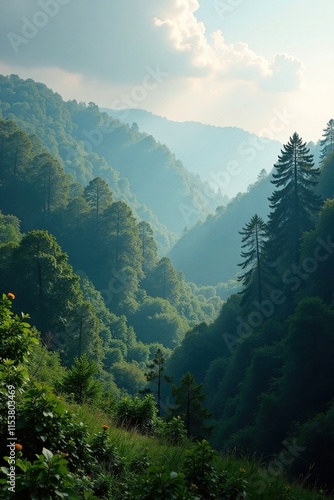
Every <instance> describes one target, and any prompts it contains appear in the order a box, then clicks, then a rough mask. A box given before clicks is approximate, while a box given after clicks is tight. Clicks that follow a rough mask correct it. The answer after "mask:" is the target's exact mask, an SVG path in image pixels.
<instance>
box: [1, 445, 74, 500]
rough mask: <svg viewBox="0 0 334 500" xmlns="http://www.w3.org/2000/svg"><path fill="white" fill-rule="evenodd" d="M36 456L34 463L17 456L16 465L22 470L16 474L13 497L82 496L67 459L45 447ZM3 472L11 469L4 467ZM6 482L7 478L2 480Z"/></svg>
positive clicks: (41, 498) (47, 498)
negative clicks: (76, 488)
mask: <svg viewBox="0 0 334 500" xmlns="http://www.w3.org/2000/svg"><path fill="white" fill-rule="evenodd" d="M21 455H22V453H21ZM36 456H37V460H35V461H34V462H33V463H31V462H29V461H28V460H27V459H24V460H22V459H21V458H17V460H16V466H17V468H18V469H20V471H21V472H20V473H18V474H16V478H15V493H14V496H13V498H30V499H31V500H49V499H50V498H71V499H73V500H76V499H79V498H82V497H79V496H78V495H77V494H76V493H75V489H74V479H73V477H72V475H71V474H70V472H69V470H68V468H67V461H66V460H65V459H64V458H63V457H62V456H61V455H60V454H57V455H53V453H52V452H51V451H50V450H48V449H47V448H43V451H42V454H41V455H36ZM8 461H9V459H8ZM2 472H4V473H5V474H8V472H9V471H8V469H7V468H6V467H2ZM6 482H7V480H6V479H2V480H1V483H2V484H5V483H6Z"/></svg>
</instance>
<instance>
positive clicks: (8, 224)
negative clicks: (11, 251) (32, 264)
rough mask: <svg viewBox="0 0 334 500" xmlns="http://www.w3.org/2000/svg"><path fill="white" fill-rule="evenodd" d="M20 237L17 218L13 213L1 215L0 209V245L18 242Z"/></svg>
mask: <svg viewBox="0 0 334 500" xmlns="http://www.w3.org/2000/svg"><path fill="white" fill-rule="evenodd" d="M21 238H22V235H21V232H20V221H19V219H18V218H17V217H15V216H14V215H3V214H2V213H1V211H0V245H2V244H4V243H9V242H13V243H18V242H19V241H20V239H21Z"/></svg>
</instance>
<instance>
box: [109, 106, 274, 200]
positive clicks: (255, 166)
mask: <svg viewBox="0 0 334 500" xmlns="http://www.w3.org/2000/svg"><path fill="white" fill-rule="evenodd" d="M104 111H106V112H107V113H108V114H110V115H111V116H113V117H114V118H118V119H119V120H121V121H122V122H124V123H128V124H130V125H132V123H136V124H137V125H138V127H139V129H140V130H142V131H144V132H147V133H148V134H153V135H154V137H155V139H156V140H158V141H160V142H161V143H163V144H167V146H168V147H169V148H170V149H171V150H172V151H173V153H174V154H175V155H176V157H177V158H179V159H180V160H181V161H182V163H183V164H184V166H185V167H186V168H187V169H188V170H189V171H191V172H193V173H195V174H198V175H199V176H200V177H201V179H202V180H203V181H205V182H208V183H209V184H210V186H212V187H213V188H214V189H218V188H220V189H221V192H222V194H223V195H227V196H228V197H230V198H231V197H234V196H235V195H236V194H237V193H238V192H244V191H246V189H247V187H248V185H249V184H252V183H253V182H255V181H256V178H257V175H258V174H259V172H260V171H261V170H262V169H266V170H267V171H270V169H271V168H272V165H273V163H274V162H275V161H276V158H277V155H278V153H279V151H280V148H281V147H282V145H281V143H280V142H278V141H274V140H270V139H267V140H265V139H261V138H259V137H257V136H256V135H254V134H250V133H249V132H246V131H245V130H242V129H240V128H237V127H214V126H211V125H204V124H202V123H195V122H182V123H179V122H174V121H170V120H167V119H166V118H163V117H161V116H157V115H154V114H152V113H149V112H147V111H144V110H141V109H129V110H107V109H104Z"/></svg>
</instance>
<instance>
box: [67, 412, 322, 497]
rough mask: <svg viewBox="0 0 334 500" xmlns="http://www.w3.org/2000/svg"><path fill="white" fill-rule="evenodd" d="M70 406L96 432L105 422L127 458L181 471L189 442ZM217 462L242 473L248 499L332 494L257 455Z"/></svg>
mask: <svg viewBox="0 0 334 500" xmlns="http://www.w3.org/2000/svg"><path fill="white" fill-rule="evenodd" d="M69 406H70V409H71V410H72V411H73V412H74V413H75V414H76V415H77V417H78V418H79V419H80V421H82V422H83V423H84V424H86V425H87V427H88V430H89V434H90V435H91V436H93V435H94V434H96V433H99V432H100V431H101V426H102V425H104V424H105V425H108V426H109V430H108V433H109V436H110V438H111V441H112V442H113V443H114V444H115V447H116V449H117V451H118V453H119V454H120V455H121V456H122V457H124V459H125V461H126V462H128V463H129V462H131V460H133V459H134V458H137V457H138V456H142V455H146V457H147V458H148V461H149V463H150V464H153V465H167V466H168V467H169V469H170V471H176V472H177V471H181V469H182V466H183V462H184V457H185V453H186V450H187V446H184V447H175V446H169V445H166V444H163V443H161V442H160V441H159V440H158V439H156V438H153V437H148V436H143V435H141V434H139V433H138V432H136V431H134V430H131V431H126V430H124V429H119V428H117V427H115V425H114V424H113V422H112V419H111V417H110V416H108V415H107V414H106V413H104V412H103V411H101V410H98V409H94V408H92V407H89V406H86V405H81V406H79V405H75V404H70V405H69ZM216 466H217V468H218V469H219V470H224V471H226V472H227V473H228V475H229V476H239V477H240V476H243V477H244V479H246V481H247V499H248V498H249V499H250V500H281V499H282V500H321V499H325V498H329V497H328V496H326V494H325V492H322V491H315V490H312V491H311V490H308V489H305V488H303V486H302V484H301V483H298V482H297V481H294V482H292V481H289V480H288V478H287V477H285V476H284V475H282V474H280V473H275V472H274V471H270V470H268V469H266V467H265V465H264V464H263V463H261V462H259V461H258V460H256V459H255V458H249V457H245V458H240V457H236V455H234V454H233V453H231V454H229V455H228V456H224V455H221V454H217V460H216Z"/></svg>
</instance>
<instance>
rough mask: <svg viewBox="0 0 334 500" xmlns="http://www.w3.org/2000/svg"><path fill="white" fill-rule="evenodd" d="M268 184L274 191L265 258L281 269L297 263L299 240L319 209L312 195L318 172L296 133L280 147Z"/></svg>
mask: <svg viewBox="0 0 334 500" xmlns="http://www.w3.org/2000/svg"><path fill="white" fill-rule="evenodd" d="M275 168H276V172H275V173H274V174H273V180H272V181H271V182H272V183H273V184H274V186H275V187H276V188H277V190H275V191H274V192H273V194H272V196H271V197H270V198H269V201H270V208H271V209H272V212H271V213H270V214H269V223H268V230H269V231H268V232H269V238H270V239H269V243H268V247H267V248H268V250H267V251H268V257H270V260H272V261H274V262H276V263H277V264H279V265H280V266H281V267H285V266H290V265H292V264H297V263H298V261H299V244H300V238H301V236H302V234H303V232H304V231H308V230H309V229H311V228H312V216H313V214H314V213H315V212H316V211H318V209H319V207H320V198H319V197H318V196H317V195H316V194H315V192H314V187H315V186H316V184H317V176H318V175H319V169H318V168H314V163H313V156H312V155H311V154H310V150H309V149H308V148H307V147H306V143H303V141H302V138H301V137H299V135H298V134H297V133H296V132H295V133H294V134H293V136H292V137H290V139H289V142H288V143H287V144H285V145H284V146H283V149H282V150H281V154H280V155H279V157H278V162H277V163H276V165H275Z"/></svg>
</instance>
